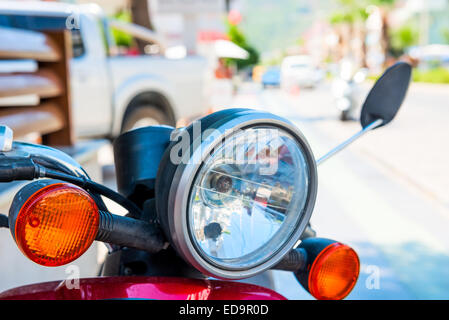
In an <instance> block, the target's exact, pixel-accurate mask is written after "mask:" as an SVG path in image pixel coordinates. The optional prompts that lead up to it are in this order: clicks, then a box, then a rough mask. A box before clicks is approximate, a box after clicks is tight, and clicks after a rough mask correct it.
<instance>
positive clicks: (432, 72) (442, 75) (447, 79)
mask: <svg viewBox="0 0 449 320" xmlns="http://www.w3.org/2000/svg"><path fill="white" fill-rule="evenodd" d="M380 76H381V75H380V74H375V75H369V76H368V77H367V79H368V80H373V81H377V80H378V79H379V78H380ZM412 79H413V81H415V82H427V83H447V84H449V70H448V69H446V68H443V67H437V68H431V69H428V70H419V69H413V73H412Z"/></svg>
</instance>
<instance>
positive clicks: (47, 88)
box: [0, 70, 63, 98]
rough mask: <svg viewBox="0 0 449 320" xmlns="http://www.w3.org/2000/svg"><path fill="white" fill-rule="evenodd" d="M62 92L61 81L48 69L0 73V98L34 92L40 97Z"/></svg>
mask: <svg viewBox="0 0 449 320" xmlns="http://www.w3.org/2000/svg"><path fill="white" fill-rule="evenodd" d="M62 93H63V88H62V84H61V81H60V80H58V77H57V76H56V75H55V74H54V72H51V71H48V70H42V71H38V72H37V73H15V74H0V98H2V97H14V96H20V95H30V94H35V95H38V96H39V97H41V98H50V97H56V96H58V95H60V94H62Z"/></svg>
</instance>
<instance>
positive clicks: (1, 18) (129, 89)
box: [0, 1, 208, 137]
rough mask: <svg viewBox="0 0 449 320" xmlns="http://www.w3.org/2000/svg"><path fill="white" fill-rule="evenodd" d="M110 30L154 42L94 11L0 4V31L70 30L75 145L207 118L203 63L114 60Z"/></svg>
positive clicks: (144, 32)
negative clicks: (80, 140)
mask: <svg viewBox="0 0 449 320" xmlns="http://www.w3.org/2000/svg"><path fill="white" fill-rule="evenodd" d="M112 25H113V26H114V28H120V27H121V28H122V29H123V28H124V29H126V32H128V33H130V32H135V34H132V35H133V36H134V37H140V38H141V39H145V40H149V38H151V37H152V35H154V40H155V42H158V41H159V39H158V38H157V35H156V34H155V33H154V32H152V31H150V30H148V29H145V28H143V27H140V26H136V25H132V24H123V23H118V22H114V21H110V20H108V19H107V18H106V16H105V14H104V13H103V11H102V10H101V8H100V7H99V6H97V5H70V4H66V3H48V2H3V1H1V2H0V28H22V29H33V30H51V29H52V28H55V29H61V28H67V29H69V30H71V33H72V48H73V50H72V51H73V54H72V56H73V58H72V59H71V61H70V74H71V78H70V84H71V97H72V113H73V114H72V116H73V119H74V129H75V133H76V135H77V136H78V137H116V136H117V135H119V134H120V133H121V132H123V131H127V130H130V129H133V128H136V127H140V126H145V125H152V124H168V125H175V124H176V122H177V121H178V120H180V119H193V118H195V117H197V116H201V115H203V114H204V113H205V112H206V111H207V108H208V105H207V99H206V95H205V94H206V90H204V85H205V82H206V76H207V63H206V60H205V59H204V58H201V57H199V56H187V57H185V58H179V59H169V58H166V57H165V56H164V55H163V54H144V55H123V54H118V52H119V50H117V49H118V46H117V45H116V43H115V42H114V39H113V37H112V33H111V26H112Z"/></svg>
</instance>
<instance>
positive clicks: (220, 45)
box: [214, 40, 249, 60]
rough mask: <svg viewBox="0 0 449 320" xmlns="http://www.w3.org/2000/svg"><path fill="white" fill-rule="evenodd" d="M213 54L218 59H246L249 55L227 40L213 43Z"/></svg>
mask: <svg viewBox="0 0 449 320" xmlns="http://www.w3.org/2000/svg"><path fill="white" fill-rule="evenodd" d="M214 48H215V54H216V55H217V57H220V58H234V59H243V60H244V59H248V57H249V53H248V51H246V50H245V49H243V48H241V47H239V46H238V45H236V44H235V43H233V42H231V41H228V40H216V41H215V42H214Z"/></svg>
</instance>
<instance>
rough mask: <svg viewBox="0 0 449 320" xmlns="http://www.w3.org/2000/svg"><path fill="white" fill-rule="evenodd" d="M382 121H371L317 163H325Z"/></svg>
mask: <svg viewBox="0 0 449 320" xmlns="http://www.w3.org/2000/svg"><path fill="white" fill-rule="evenodd" d="M382 123H383V120H382V119H377V120H375V121H373V122H371V124H369V125H367V126H366V127H365V128H363V129H362V130H360V131H359V132H357V133H356V134H355V135H353V136H352V137H350V138H349V139H347V140H345V141H344V142H342V143H340V144H339V145H338V146H336V147H335V148H334V149H332V150H330V151H329V152H328V153H326V154H325V155H324V156H322V157H320V158H319V159H317V160H316V165H317V166H319V165H320V164H321V163H323V162H324V161H326V160H327V159H329V158H330V157H332V156H333V155H335V154H336V153H338V152H340V151H341V150H343V149H344V148H346V147H347V146H349V145H350V144H351V143H353V142H354V141H356V140H357V139H358V138H360V137H361V136H363V135H364V134H365V133H367V132H369V131H371V130H373V129H376V128H377V127H379V126H381V125H382Z"/></svg>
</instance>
